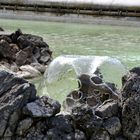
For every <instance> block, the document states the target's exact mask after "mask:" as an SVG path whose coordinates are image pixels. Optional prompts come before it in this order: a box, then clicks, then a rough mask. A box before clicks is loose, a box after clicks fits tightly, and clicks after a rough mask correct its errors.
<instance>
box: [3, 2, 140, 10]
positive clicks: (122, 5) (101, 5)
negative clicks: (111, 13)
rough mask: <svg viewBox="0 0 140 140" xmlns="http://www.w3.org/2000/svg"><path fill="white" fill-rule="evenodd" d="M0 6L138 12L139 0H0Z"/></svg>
mask: <svg viewBox="0 0 140 140" xmlns="http://www.w3.org/2000/svg"><path fill="white" fill-rule="evenodd" d="M0 4H18V5H38V6H48V7H49V6H56V7H57V6H60V7H68V8H71V7H74V8H87V9H88V8H90V9H91V8H98V9H119V10H120V9H123V10H137V11H140V0H0Z"/></svg>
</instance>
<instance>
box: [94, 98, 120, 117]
mask: <svg viewBox="0 0 140 140" xmlns="http://www.w3.org/2000/svg"><path fill="white" fill-rule="evenodd" d="M118 109H119V106H118V102H117V101H113V100H107V101H105V102H104V103H103V104H102V105H100V106H99V107H98V108H97V109H96V110H95V114H96V115H98V116H100V117H101V118H109V117H112V116H114V115H117V114H118Z"/></svg>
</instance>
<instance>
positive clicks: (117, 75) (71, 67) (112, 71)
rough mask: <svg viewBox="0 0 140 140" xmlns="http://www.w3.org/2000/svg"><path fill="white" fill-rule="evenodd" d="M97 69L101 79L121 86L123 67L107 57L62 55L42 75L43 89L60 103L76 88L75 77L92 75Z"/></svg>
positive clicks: (115, 60)
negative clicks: (101, 75) (101, 76)
mask: <svg viewBox="0 0 140 140" xmlns="http://www.w3.org/2000/svg"><path fill="white" fill-rule="evenodd" d="M97 68H98V69H100V72H101V73H102V74H103V79H104V80H105V81H108V82H113V83H115V84H117V85H118V86H119V87H120V86H121V77H122V76H123V75H124V74H125V73H126V69H125V67H124V65H123V64H122V63H121V62H120V61H119V60H118V59H116V58H111V57H108V56H79V55H62V56H59V57H57V58H55V59H54V60H53V61H52V62H51V64H50V65H49V67H48V69H47V70H46V72H45V74H44V80H43V83H44V85H43V87H45V86H46V90H47V93H48V94H49V95H50V96H51V97H52V98H55V99H57V100H59V101H60V102H62V101H63V100H64V98H65V97H66V95H67V94H68V93H69V92H70V91H71V90H74V89H76V88H77V80H76V76H78V75H80V74H89V75H93V73H94V72H95V71H96V70H97Z"/></svg>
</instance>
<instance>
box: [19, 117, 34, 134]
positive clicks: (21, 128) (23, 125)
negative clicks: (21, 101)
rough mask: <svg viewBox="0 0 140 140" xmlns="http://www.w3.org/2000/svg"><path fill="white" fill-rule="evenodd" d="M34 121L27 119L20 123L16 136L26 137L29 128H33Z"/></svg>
mask: <svg viewBox="0 0 140 140" xmlns="http://www.w3.org/2000/svg"><path fill="white" fill-rule="evenodd" d="M32 124H33V120H32V119H31V118H26V119H24V120H22V121H20V122H19V124H18V126H17V130H16V134H17V135H19V136H21V135H25V134H26V132H27V131H28V130H29V128H30V127H31V126H32Z"/></svg>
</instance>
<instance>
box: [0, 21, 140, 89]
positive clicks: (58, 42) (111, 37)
mask: <svg viewBox="0 0 140 140" xmlns="http://www.w3.org/2000/svg"><path fill="white" fill-rule="evenodd" d="M0 26H1V27H3V28H4V29H5V30H7V31H10V32H12V31H15V30H16V29H17V28H21V29H22V31H23V32H24V33H32V34H36V35H40V36H42V37H43V38H44V39H45V41H46V42H47V43H48V44H49V46H50V48H51V49H52V50H53V56H54V57H56V56H59V55H62V54H75V55H99V56H104V55H106V56H111V57H115V58H118V59H119V60H120V61H121V62H122V63H123V64H124V65H126V67H127V68H129V69H130V68H131V67H134V66H139V64H140V28H138V27H126V26H121V27H120V26H103V25H89V24H87V25H85V24H68V23H55V22H39V21H24V20H1V19H0ZM56 90H57V89H56Z"/></svg>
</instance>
